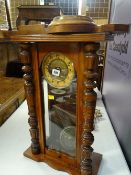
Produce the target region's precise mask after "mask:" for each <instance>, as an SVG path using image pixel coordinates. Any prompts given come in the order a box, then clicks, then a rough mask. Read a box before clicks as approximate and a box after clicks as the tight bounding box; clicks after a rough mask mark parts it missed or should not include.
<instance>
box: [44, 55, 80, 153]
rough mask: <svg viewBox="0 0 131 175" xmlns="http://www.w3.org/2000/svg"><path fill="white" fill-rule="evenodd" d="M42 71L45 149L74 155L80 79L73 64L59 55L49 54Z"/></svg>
mask: <svg viewBox="0 0 131 175" xmlns="http://www.w3.org/2000/svg"><path fill="white" fill-rule="evenodd" d="M41 71H42V92H43V105H44V119H45V134H46V146H47V148H48V149H53V150H57V151H60V152H64V153H66V154H69V155H71V156H75V151H76V88H77V76H76V73H75V69H74V65H73V62H72V61H71V59H70V58H68V57H67V56H66V55H64V54H62V53H60V52H50V53H48V54H47V55H46V56H45V57H44V59H43V61H42V64H41Z"/></svg>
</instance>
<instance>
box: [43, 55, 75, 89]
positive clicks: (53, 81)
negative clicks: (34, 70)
mask: <svg viewBox="0 0 131 175" xmlns="http://www.w3.org/2000/svg"><path fill="white" fill-rule="evenodd" d="M42 72H43V75H44V78H45V80H46V81H47V82H48V84H49V85H51V86H52V87H54V88H58V89H61V88H66V87H68V86H69V85H70V84H71V82H72V80H73V78H74V66H73V62H72V61H71V60H70V59H69V58H68V57H67V56H65V55H64V54H62V53H60V52H50V53H49V54H48V55H47V56H46V57H45V59H44V61H43V62H42Z"/></svg>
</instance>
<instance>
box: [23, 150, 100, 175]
mask: <svg viewBox="0 0 131 175" xmlns="http://www.w3.org/2000/svg"><path fill="white" fill-rule="evenodd" d="M24 156H25V157H28V158H30V159H32V160H35V161H37V162H45V163H47V164H48V165H50V166H51V167H52V168H54V169H57V170H59V171H65V172H68V173H69V174H70V175H80V169H77V168H75V167H74V168H73V169H72V167H67V165H65V162H64V163H62V162H61V161H59V160H56V159H54V158H51V157H48V156H47V155H45V154H43V153H40V154H37V155H34V154H32V152H31V148H30V147H29V148H28V149H27V150H26V151H25V152H24ZM101 160H102V155H101V154H99V153H95V152H93V154H92V170H93V171H92V175H97V174H98V170H99V167H100V163H101Z"/></svg>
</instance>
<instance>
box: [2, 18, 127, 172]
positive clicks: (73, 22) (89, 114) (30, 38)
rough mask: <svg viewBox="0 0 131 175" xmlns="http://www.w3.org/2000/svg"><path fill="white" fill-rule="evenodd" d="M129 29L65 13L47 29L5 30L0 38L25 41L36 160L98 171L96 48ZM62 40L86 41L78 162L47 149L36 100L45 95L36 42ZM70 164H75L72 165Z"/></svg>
mask: <svg viewBox="0 0 131 175" xmlns="http://www.w3.org/2000/svg"><path fill="white" fill-rule="evenodd" d="M128 29H129V26H128V25H123V24H107V25H102V26H96V25H95V24H94V22H93V21H92V19H90V18H87V17H80V16H77V17H76V16H73V17H72V16H71V17H70V16H62V17H56V18H54V20H53V21H52V23H51V24H50V25H49V26H48V28H47V29H45V28H44V27H43V26H42V25H33V26H32V25H28V26H20V27H19V30H18V31H1V33H0V42H18V43H21V46H20V47H21V52H20V58H21V60H22V61H23V63H24V64H25V66H23V71H24V73H25V74H24V79H25V91H26V98H27V103H28V110H29V116H30V117H29V125H30V134H31V147H30V148H29V149H28V150H27V151H25V153H24V155H25V156H27V157H29V158H31V159H33V160H36V161H44V162H46V163H48V164H49V165H51V166H52V167H54V168H55V169H58V170H63V171H67V172H68V173H70V174H72V175H97V172H98V169H99V165H100V161H101V155H100V154H98V153H92V151H93V149H92V147H91V145H92V143H93V140H94V137H93V135H92V131H93V119H94V111H95V103H96V93H95V92H94V91H93V89H94V87H95V86H96V84H95V78H96V76H97V73H96V70H95V69H94V65H95V66H97V61H98V57H97V54H96V52H97V50H98V49H99V42H101V41H107V40H113V34H114V33H121V32H124V33H125V32H128ZM48 33H51V34H48ZM61 42H62V43H64V42H65V43H84V44H82V45H81V46H80V47H81V49H82V50H83V52H84V53H82V51H81V52H80V55H79V56H81V54H84V61H85V62H83V63H82V64H83V66H82V70H83V72H81V73H82V74H83V75H80V77H81V78H80V79H79V80H80V81H81V79H82V81H83V82H84V84H83V85H79V83H78V86H80V87H82V92H83V93H82V94H83V95H80V88H79V92H78V93H79V94H78V95H79V96H80V97H81V99H82V100H83V107H82V111H80V112H81V113H82V116H83V121H82V126H77V127H78V130H79V131H80V130H81V133H79V134H78V138H79V139H78V140H81V141H80V142H81V144H80V145H79V146H78V148H79V150H77V151H76V152H77V153H78V156H77V155H76V159H77V163H75V161H74V159H71V158H70V159H69V160H68V156H67V155H64V154H62V155H61V154H59V153H58V152H57V153H54V152H53V151H52V152H49V151H48V150H47V149H46V146H45V142H44V139H41V138H43V133H42V130H43V127H44V126H43V124H41V123H40V122H41V119H40V118H41V117H42V114H41V113H42V110H41V107H39V106H38V105H37V103H36V101H37V100H38V101H40V100H41V97H40V94H39V95H36V91H40V85H38V86H36V85H35V83H36V82H39V71H38V69H39V68H38V67H39V65H38V60H36V61H34V60H35V59H32V58H33V57H36V58H37V53H36V52H34V50H35V46H36V44H35V43H39V44H41V43H45V44H46V43H47V44H48V43H58V44H59V43H61ZM56 45H57V44H56ZM56 47H57V46H56ZM32 48H33V49H32ZM82 57H83V56H82ZM81 83H82V82H81ZM38 84H39V83H38ZM36 87H37V88H36ZM37 107H38V110H39V111H38V110H37ZM77 133H78V132H77ZM40 139H41V140H40ZM42 144H44V146H42ZM79 152H80V153H79ZM46 153H47V154H46ZM61 158H62V160H68V161H67V162H68V165H65V163H64V162H62V161H61ZM69 164H71V165H70V166H69ZM78 165H79V167H78Z"/></svg>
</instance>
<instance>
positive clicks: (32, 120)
mask: <svg viewBox="0 0 131 175" xmlns="http://www.w3.org/2000/svg"><path fill="white" fill-rule="evenodd" d="M20 48H21V51H20V58H21V61H22V62H23V64H24V66H23V67H22V70H23V72H24V73H25V74H24V76H23V77H24V80H25V83H24V86H25V93H26V99H27V104H28V112H29V113H28V114H29V120H28V122H29V125H30V135H31V151H32V153H33V154H39V153H40V145H39V131H38V123H37V118H36V112H35V102H34V84H33V76H32V66H31V55H30V45H28V44H22V45H21V46H20Z"/></svg>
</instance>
